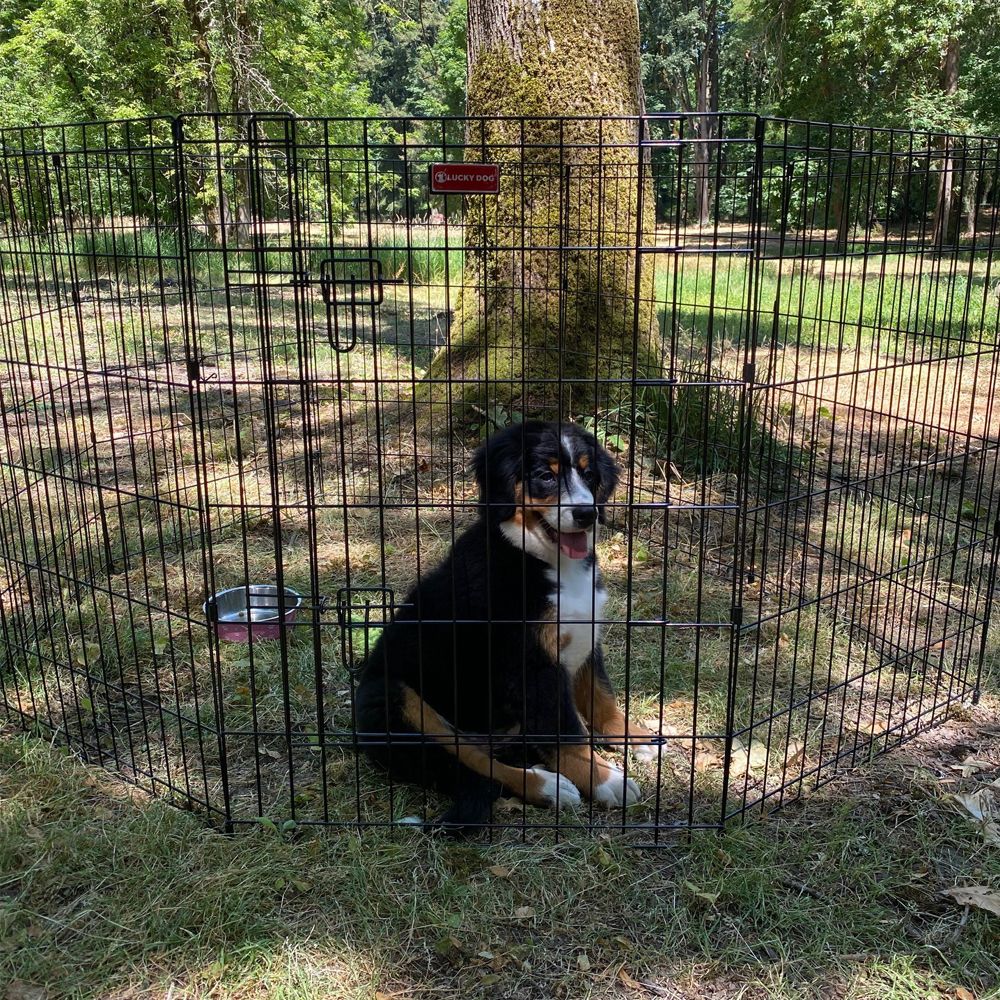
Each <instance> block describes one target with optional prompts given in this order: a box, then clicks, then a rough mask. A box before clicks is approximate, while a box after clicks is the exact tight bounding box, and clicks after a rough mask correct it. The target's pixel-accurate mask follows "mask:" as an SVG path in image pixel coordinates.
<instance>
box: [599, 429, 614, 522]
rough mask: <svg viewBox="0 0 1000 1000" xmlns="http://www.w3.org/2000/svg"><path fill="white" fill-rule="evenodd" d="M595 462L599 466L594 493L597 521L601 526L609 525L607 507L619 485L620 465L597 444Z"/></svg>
mask: <svg viewBox="0 0 1000 1000" xmlns="http://www.w3.org/2000/svg"><path fill="white" fill-rule="evenodd" d="M594 460H595V461H594V464H595V465H596V466H597V489H596V490H595V492H594V501H595V502H596V504H597V520H598V521H600V522H601V524H607V523H608V521H607V516H606V513H605V505H606V504H607V502H608V501H609V500H610V499H611V497H612V496H614V492H615V487H616V486H617V485H618V464H617V463H616V462H615V460H614V459H613V458H612V457H611V456H610V455H609V454H608V453H607V452H606V451H605V450H604V449H603V448H602V447H601V446H600V445H599V444H596V442H595V452H594Z"/></svg>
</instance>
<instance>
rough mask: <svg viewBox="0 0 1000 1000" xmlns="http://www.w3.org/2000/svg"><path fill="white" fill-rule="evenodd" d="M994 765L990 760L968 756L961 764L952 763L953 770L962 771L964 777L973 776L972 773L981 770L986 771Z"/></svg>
mask: <svg viewBox="0 0 1000 1000" xmlns="http://www.w3.org/2000/svg"><path fill="white" fill-rule="evenodd" d="M992 766H993V765H992V764H990V762H989V761H986V760H975V759H974V758H972V757H966V758H965V760H963V761H962V763H961V764H952V765H951V770H953V771H961V772H962V777H963V778H971V777H972V775H974V774H978V773H979V772H980V771H985V770H986V769H987V768H988V767H992Z"/></svg>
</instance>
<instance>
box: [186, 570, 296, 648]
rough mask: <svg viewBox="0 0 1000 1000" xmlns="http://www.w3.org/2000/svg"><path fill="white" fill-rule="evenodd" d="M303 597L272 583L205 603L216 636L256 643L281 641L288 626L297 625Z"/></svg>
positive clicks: (232, 590) (227, 593) (236, 590)
mask: <svg viewBox="0 0 1000 1000" xmlns="http://www.w3.org/2000/svg"><path fill="white" fill-rule="evenodd" d="M301 606H302V595H301V594H300V593H298V591H295V590H292V588H291V587H285V589H284V591H280V590H279V589H278V588H277V587H275V586H274V585H273V584H270V583H251V584H249V585H248V586H245V587H230V588H229V589H228V590H220V591H219V592H218V593H216V594H213V595H212V596H211V597H210V598H209V599H208V600H207V601H206V602H205V608H204V610H205V617H206V618H208V620H209V622H211V623H212V625H213V626H214V627H215V634H216V635H217V636H218V637H219V638H220V639H223V640H225V641H226V642H256V640H258V639H277V638H278V636H280V635H281V630H282V629H283V628H284V626H286V625H291V624H292V622H294V621H295V616H296V614H297V613H298V610H299V608H300V607H301Z"/></svg>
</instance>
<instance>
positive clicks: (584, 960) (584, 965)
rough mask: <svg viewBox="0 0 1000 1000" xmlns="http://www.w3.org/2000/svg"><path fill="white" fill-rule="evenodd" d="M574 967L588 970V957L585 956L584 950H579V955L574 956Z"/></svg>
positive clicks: (584, 970)
mask: <svg viewBox="0 0 1000 1000" xmlns="http://www.w3.org/2000/svg"><path fill="white" fill-rule="evenodd" d="M576 967H577V968H578V969H579V970H580V971H581V972H590V959H589V958H588V957H587V953H586V952H585V951H581V952H580V954H579V955H577V956H576Z"/></svg>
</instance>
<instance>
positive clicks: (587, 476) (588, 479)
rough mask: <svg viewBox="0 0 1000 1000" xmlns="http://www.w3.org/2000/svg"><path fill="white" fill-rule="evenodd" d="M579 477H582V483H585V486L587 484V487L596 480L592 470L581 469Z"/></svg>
mask: <svg viewBox="0 0 1000 1000" xmlns="http://www.w3.org/2000/svg"><path fill="white" fill-rule="evenodd" d="M580 475H581V476H582V477H583V481H584V482H585V483H586V484H587V485H588V486H590V485H592V484H593V482H594V480H596V479H597V474H596V473H595V472H594V470H593V469H583V470H582V471H581V472H580Z"/></svg>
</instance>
